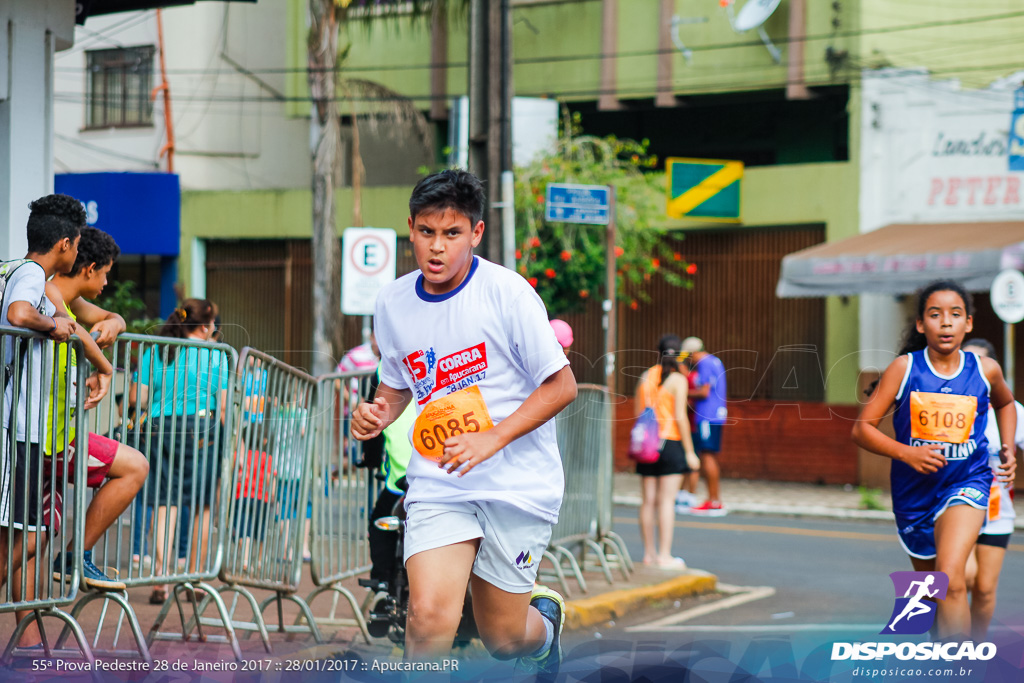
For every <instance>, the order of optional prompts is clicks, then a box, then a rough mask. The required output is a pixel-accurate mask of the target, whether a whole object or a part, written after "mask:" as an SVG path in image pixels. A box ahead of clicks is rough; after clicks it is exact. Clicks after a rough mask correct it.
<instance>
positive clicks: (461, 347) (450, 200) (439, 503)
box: [352, 170, 576, 674]
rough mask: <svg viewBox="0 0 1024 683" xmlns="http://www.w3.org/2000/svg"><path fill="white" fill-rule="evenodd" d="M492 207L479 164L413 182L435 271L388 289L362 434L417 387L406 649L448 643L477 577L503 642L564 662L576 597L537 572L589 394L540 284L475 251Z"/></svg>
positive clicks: (506, 655) (416, 245) (416, 226)
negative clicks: (564, 421) (561, 432)
mask: <svg viewBox="0 0 1024 683" xmlns="http://www.w3.org/2000/svg"><path fill="white" fill-rule="evenodd" d="M483 208H484V192H483V186H482V185H481V183H480V181H479V180H478V179H477V178H476V177H475V176H473V175H472V174H470V173H467V172H465V171H459V170H450V171H442V172H441V173H436V174H434V175H431V176H428V177H427V178H424V179H423V180H421V181H420V182H419V184H417V185H416V187H415V189H414V190H413V192H412V197H411V198H410V200H409V214H410V216H409V233H410V236H409V239H410V241H411V242H412V244H413V251H414V253H415V256H416V262H417V264H418V265H419V268H420V272H419V273H415V272H414V273H410V274H409V275H406V276H404V277H402V278H400V279H398V280H397V281H395V282H393V283H391V284H389V285H387V286H386V287H385V288H384V289H383V290H382V291H381V292H380V295H379V296H378V298H377V306H376V314H375V316H374V329H375V333H376V338H377V343H378V346H379V348H380V352H381V365H380V376H381V384H380V386H379V387H378V389H377V393H376V398H375V399H374V401H373V402H372V403H363V404H362V405H360V406H359V408H357V409H356V411H355V413H354V415H353V421H352V434H353V436H354V437H355V438H357V439H359V440H366V439H369V438H372V437H374V436H376V435H377V434H379V433H380V432H381V431H382V430H383V429H385V428H386V427H388V425H390V424H391V423H392V422H393V421H394V420H395V419H396V418H398V416H399V415H400V414H401V413H402V411H403V410H404V409H405V407H406V406H407V405H408V404H409V402H410V401H413V400H414V399H415V402H414V405H415V409H416V412H417V417H416V421H415V424H414V426H413V429H412V441H413V447H414V449H415V452H414V453H413V455H412V459H411V460H410V462H409V468H408V471H407V475H406V476H407V479H408V482H409V491H408V493H407V495H406V510H407V513H408V517H407V522H406V543H405V561H406V571H407V574H408V577H409V590H410V600H409V616H408V622H407V630H406V639H405V643H406V649H405V653H406V657H407V658H409V659H422V658H429V657H444V656H447V655H448V653H449V652H450V651H451V646H452V641H453V639H454V637H455V633H456V629H457V628H458V624H459V621H460V618H461V616H462V606H463V604H462V597H463V596H464V595H465V593H466V586H467V584H469V583H470V582H471V584H472V592H473V615H474V618H475V621H476V626H477V628H478V630H479V633H480V636H481V639H482V640H483V642H484V645H485V646H486V647H487V649H488V650H489V651H490V652H491V654H492V655H493V656H494V657H496V658H498V659H513V658H517V657H518V658H520V661H525V662H527V663H529V664H531V665H534V666H536V668H537V669H539V670H540V671H542V672H544V673H546V674H554V673H556V672H557V670H558V664H559V661H560V659H561V648H560V646H559V637H560V634H561V628H562V624H563V623H564V619H565V615H564V602H563V601H562V598H561V597H560V596H559V595H558V594H557V593H555V592H554V591H551V590H549V589H547V588H545V587H543V586H537V585H535V583H534V581H535V579H536V576H537V569H538V564H539V562H540V558H541V556H542V553H543V552H544V550H545V548H546V547H547V544H548V541H549V540H550V538H551V528H552V525H553V524H554V523H555V522H556V521H557V519H558V509H559V506H560V505H561V501H562V493H563V491H564V481H563V478H562V464H561V460H560V458H559V454H558V448H557V446H556V445H555V429H554V423H553V422H551V421H550V420H551V419H552V418H553V417H554V416H555V415H557V414H558V412H559V411H561V410H562V409H563V408H565V407H566V406H567V405H569V403H571V402H572V401H573V399H575V397H576V381H575V379H574V378H573V375H572V371H571V370H570V369H569V367H568V360H567V359H566V357H565V354H564V353H563V352H562V347H561V346H559V344H558V342H557V340H556V339H555V334H554V332H553V331H552V330H551V326H550V325H549V324H548V318H547V314H546V312H545V309H544V304H543V302H542V301H541V299H540V297H539V296H537V293H536V292H535V291H533V290H532V289H531V288H530V286H529V285H528V284H527V283H526V281H525V280H524V279H523V278H521V277H520V276H519V275H517V274H516V273H514V272H513V271H510V270H506V269H505V268H502V267H501V266H498V265H495V264H493V263H490V262H488V261H484V260H482V259H479V258H477V257H475V256H474V255H473V247H475V246H477V245H478V244H479V243H480V240H481V238H482V236H483V231H484V223H483V221H482V220H481V217H482V215H483Z"/></svg>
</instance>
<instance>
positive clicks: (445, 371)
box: [437, 342, 487, 389]
mask: <svg viewBox="0 0 1024 683" xmlns="http://www.w3.org/2000/svg"><path fill="white" fill-rule="evenodd" d="M486 369H487V345H486V344H485V343H484V342H480V343H479V344H477V345H476V346H471V347H469V348H468V349H463V350H462V351H456V352H455V353H453V354H451V355H449V356H445V357H444V358H442V359H441V360H440V361H439V362H438V363H437V388H438V389H444V388H445V387H447V386H450V385H452V384H456V383H458V382H460V381H461V380H463V379H466V378H467V377H469V376H470V375H475V374H477V373H479V372H483V371H484V370H486ZM471 383H472V382H467V384H471Z"/></svg>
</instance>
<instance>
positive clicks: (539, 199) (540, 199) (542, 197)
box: [537, 194, 544, 204]
mask: <svg viewBox="0 0 1024 683" xmlns="http://www.w3.org/2000/svg"><path fill="white" fill-rule="evenodd" d="M537 203H538V204H543V203H544V195H542V194H539V195H537Z"/></svg>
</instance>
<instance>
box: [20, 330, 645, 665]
mask: <svg viewBox="0 0 1024 683" xmlns="http://www.w3.org/2000/svg"><path fill="white" fill-rule="evenodd" d="M26 345H38V346H39V348H41V349H49V352H47V353H41V354H40V353H36V354H33V353H28V354H24V353H21V349H22V348H24V347H25V346H26ZM70 347H74V348H75V349H76V352H77V363H73V369H72V372H70V373H68V374H69V375H70V376H69V377H68V379H67V384H68V387H70V386H71V385H72V384H73V383H74V384H77V386H78V387H85V378H86V377H87V376H88V374H89V373H90V369H89V366H88V364H87V362H86V361H85V359H84V354H83V352H82V346H81V342H80V341H78V340H73V341H71V342H69V343H68V344H65V345H56V344H53V343H52V342H49V341H45V340H42V338H40V337H38V335H34V334H33V333H30V332H26V331H24V330H18V329H15V328H0V352H3V353H4V354H5V356H4V357H5V358H7V359H13V360H11V362H10V363H8V368H6V369H5V386H6V385H7V384H10V385H11V390H9V391H8V392H7V394H6V395H5V396H3V397H2V399H0V400H2V402H3V403H2V405H3V407H4V410H5V411H8V412H4V413H3V418H4V421H5V424H6V423H7V415H9V414H10V413H9V411H10V410H12V409H14V410H16V409H17V408H18V406H19V401H21V402H23V403H25V404H26V405H35V404H39V403H43V402H44V401H42V400H41V399H40V396H42V395H44V394H45V395H46V396H49V393H48V391H49V386H48V385H47V392H41V390H40V389H39V386H40V385H39V384H38V383H36V384H28V385H26V384H25V381H24V379H23V376H24V377H34V376H36V373H37V371H38V374H39V376H40V377H43V378H44V380H45V378H47V377H49V378H51V379H50V381H51V383H52V379H53V378H55V377H56V376H57V375H58V374H60V373H58V372H57V369H56V367H55V364H54V359H55V358H56V356H54V351H53V350H54V349H57V350H58V354H59V349H61V348H70ZM107 354H108V357H109V358H111V360H112V362H113V364H114V367H115V368H117V369H118V370H117V372H115V376H114V380H113V381H112V383H111V387H110V391H109V393H108V394H107V396H106V397H105V398H104V399H103V401H102V402H101V403H100V405H99V406H97V407H96V409H94V410H91V411H89V412H88V413H86V412H85V411H84V410H83V407H84V399H85V395H86V393H87V392H86V391H85V390H84V389H83V390H82V391H78V392H77V393H75V398H74V400H73V401H72V402H71V405H70V406H69V407H67V408H66V409H65V411H64V412H65V415H63V419H64V421H65V422H67V421H69V420H70V421H73V422H74V424H75V425H76V433H77V434H78V436H79V439H78V446H79V447H80V448H81V449H82V450H83V452H84V451H85V449H87V443H88V442H87V439H88V432H90V431H91V432H93V433H95V434H100V435H103V436H107V437H109V438H113V439H115V440H116V441H119V442H120V443H122V444H124V445H125V446H127V447H130V448H134V449H136V450H138V451H140V452H141V453H142V454H143V455H145V457H146V459H147V460H148V462H149V472H148V476H147V482H146V484H145V485H144V486H143V488H142V490H141V491H140V492H139V494H138V496H137V497H136V498H135V500H134V501H133V502H132V504H131V506H130V507H129V508H128V510H126V511H125V512H124V513H123V514H122V515H121V516H120V517H119V518H118V520H117V521H116V522H115V523H114V524H113V525H112V526H111V527H110V528H109V529H108V530H107V531H106V532H105V533H104V534H103V535H102V537H101V538H100V540H99V541H98V542H97V543H96V544H94V546H93V548H92V549H91V552H92V558H93V561H94V562H95V564H96V565H98V566H100V567H102V568H106V570H107V571H108V573H110V574H113V573H115V572H116V575H117V578H118V579H119V580H121V581H123V582H124V583H125V584H126V585H127V586H128V587H129V588H137V587H151V588H154V589H160V588H162V587H163V586H165V585H166V586H167V587H168V590H167V594H166V600H165V601H164V604H163V606H162V608H161V610H160V612H159V614H158V616H157V617H156V619H155V621H154V623H153V624H152V625H151V626H150V627H149V629H148V631H147V632H146V635H145V636H143V629H142V628H141V625H140V624H139V622H138V618H137V616H136V614H135V612H134V611H133V609H132V607H131V605H130V603H129V602H128V598H127V593H126V592H125V591H119V592H118V591H89V590H85V591H83V592H82V593H81V594H80V593H79V580H80V577H81V571H82V562H83V550H87V549H85V548H83V547H82V541H81V538H82V534H83V529H84V518H85V510H86V509H87V506H88V503H89V502H90V500H91V496H92V494H91V492H87V490H86V487H84V486H71V485H69V484H68V482H69V481H70V478H69V476H68V475H69V472H68V471H67V469H68V465H67V464H65V463H64V462H63V461H57V460H54V459H46V458H44V459H42V460H40V462H42V463H43V467H42V468H37V469H36V470H33V471H30V472H27V473H24V474H23V475H22V479H23V481H20V482H19V481H12V483H13V485H14V486H21V487H22V488H23V489H24V490H28V489H29V488H30V486H29V484H33V483H34V484H36V485H39V484H40V483H41V482H43V481H44V480H46V481H53V482H56V483H57V487H56V490H57V492H58V493H59V494H60V495H62V496H63V500H64V507H65V510H64V522H65V523H64V524H62V525H61V529H60V530H59V532H58V534H57V536H55V537H54V538H53V539H51V541H50V543H48V544H44V543H42V542H41V541H40V540H39V539H40V538H41V536H42V535H41V534H36V548H37V551H38V554H39V557H40V561H39V562H37V564H36V567H35V573H34V577H35V578H36V582H35V584H36V585H35V587H34V591H35V592H34V593H33V592H32V590H29V589H30V583H29V582H28V581H29V580H28V579H27V578H25V577H22V579H21V583H20V584H18V586H17V588H18V589H20V590H17V591H16V590H15V588H14V587H13V585H12V582H11V581H8V582H7V585H6V586H4V587H3V588H2V590H0V612H11V611H15V610H30V614H29V616H28V617H26V618H25V619H23V620H22V621H21V623H20V624H19V626H18V628H17V629H16V631H15V633H14V634H13V635H12V637H11V639H10V640H9V642H8V643H7V647H6V649H5V651H4V658H5V659H8V658H10V657H11V656H18V655H19V653H20V651H19V650H17V649H16V647H15V646H16V644H17V641H18V638H19V637H20V635H21V634H22V632H23V631H24V629H25V628H26V627H27V625H28V624H29V623H30V622H31V621H32V620H35V621H37V622H39V623H40V624H41V623H42V617H45V616H54V617H58V618H59V619H61V621H62V622H63V625H64V628H63V631H61V633H60V636H59V638H57V640H56V642H55V645H54V646H53V648H51V645H50V641H49V639H48V638H47V637H46V635H45V633H44V638H43V640H44V651H45V653H46V654H47V656H52V655H54V654H57V655H59V656H62V657H66V656H81V657H84V658H86V659H89V660H90V661H94V657H95V655H96V654H101V655H108V656H119V657H125V656H136V657H141V658H143V659H145V660H147V661H149V662H151V661H152V660H151V658H150V655H149V648H150V646H151V645H152V644H153V642H154V641H156V640H169V639H174V640H184V641H191V640H215V641H219V642H226V643H229V644H230V646H231V649H232V652H233V654H234V656H235V657H236V658H237V659H239V660H241V659H242V653H241V648H240V647H239V642H238V635H237V633H238V632H240V631H249V632H257V633H258V634H259V635H260V638H261V640H262V642H263V645H264V648H265V649H266V651H267V652H268V653H269V652H271V651H272V648H271V642H270V639H269V634H270V632H271V631H277V632H286V633H298V632H302V633H308V634H310V635H311V636H312V637H313V639H314V640H316V641H317V642H321V640H322V637H321V633H320V629H319V626H318V623H319V624H325V623H329V624H339V625H340V624H344V625H353V626H356V627H358V628H359V630H360V632H361V633H362V635H363V637H364V638H365V639H366V640H367V642H369V640H370V637H369V633H368V631H367V627H366V622H365V619H364V617H363V612H364V611H365V609H366V604H363V605H359V604H358V600H357V599H356V597H355V596H354V595H353V594H352V592H351V591H350V590H348V588H346V587H345V585H343V583H342V582H344V581H346V580H347V579H351V578H354V577H357V576H361V575H363V574H366V573H368V571H369V569H370V553H369V545H368V538H367V525H368V520H369V516H370V512H371V510H372V509H373V506H374V503H375V500H376V496H377V492H378V491H379V487H380V482H379V481H378V480H377V479H376V478H375V476H374V475H375V474H376V471H375V470H374V469H372V468H367V467H365V466H364V463H363V462H362V448H361V444H360V443H359V442H357V441H355V440H354V439H351V438H350V437H349V434H348V428H349V416H350V415H351V412H352V411H353V410H354V409H355V407H356V406H357V405H358V404H359V402H360V401H362V400H365V399H367V398H370V397H369V396H368V392H369V387H370V378H371V376H370V375H368V374H358V373H339V374H331V375H326V376H322V377H320V378H313V377H311V376H309V375H307V374H305V373H303V372H301V371H300V370H297V369H295V368H293V367H291V366H289V365H286V364H285V363H283V362H281V361H279V360H277V359H275V358H273V357H271V356H269V355H267V354H265V353H263V352H260V351H256V350H254V349H250V348H246V349H243V351H242V354H241V357H239V356H238V354H237V353H236V352H235V351H234V350H233V349H232V348H231V347H229V346H226V345H223V344H214V343H208V342H200V341H195V340H188V339H172V338H167V337H153V336H145V335H130V334H125V335H121V336H120V337H119V338H118V339H117V341H116V343H115V344H114V345H113V346H112V347H111V348H110V349H108V351H107ZM8 377H9V380H8ZM44 384H45V381H44ZM23 385H25V389H26V391H27V395H24V396H23V394H26V392H22V391H21V388H22V386H23ZM12 391H13V396H12ZM72 393H73V392H72ZM15 414H17V413H15ZM57 417H60V416H56V415H51V416H50V422H53V423H56V418H57ZM38 420H39V425H40V426H43V427H45V425H44V424H43V423H44V422H45V416H43V417H39V418H38ZM557 434H558V440H559V447H560V450H561V453H562V458H563V467H564V469H565V472H566V475H567V476H566V491H565V499H564V502H563V506H562V511H561V516H560V520H559V523H558V525H557V526H556V527H555V529H554V531H553V535H552V539H553V540H552V543H551V546H550V549H549V551H548V552H547V553H545V557H546V558H547V559H548V560H549V561H550V562H551V564H552V566H553V567H554V570H553V571H554V572H555V574H556V578H557V580H558V581H559V583H560V584H561V587H562V590H563V591H565V592H566V594H570V591H569V587H568V585H567V581H566V578H565V571H564V567H563V565H564V564H567V565H568V568H569V570H570V571H571V573H572V574H573V575H574V576H575V578H576V580H577V582H578V583H579V586H580V588H581V589H582V590H584V591H586V589H587V587H586V584H585V581H584V579H583V573H582V572H583V570H584V569H587V568H588V564H587V562H588V558H589V559H590V560H593V561H596V562H597V563H598V565H599V567H600V569H601V570H602V571H603V572H604V575H605V577H606V578H607V580H608V581H609V582H611V581H612V580H613V577H612V573H611V570H612V569H613V568H615V567H616V566H617V567H618V568H619V569H621V571H622V573H623V574H624V575H626V576H628V573H629V571H630V570H631V563H630V560H629V556H628V553H627V551H626V549H625V546H624V544H623V543H622V541H621V539H620V538H619V537H618V536H616V535H615V534H614V532H612V530H611V463H612V458H611V409H610V404H609V397H608V394H607V391H606V389H605V388H604V387H598V386H593V385H581V386H580V388H579V397H578V398H577V399H576V401H575V402H574V403H573V404H572V405H571V406H570V407H569V408H567V409H566V410H565V411H564V412H563V413H562V414H561V415H559V417H558V421H557ZM65 439H66V437H65ZM3 441H4V449H5V452H4V453H0V464H2V465H3V466H4V467H7V468H8V469H10V458H9V457H8V455H7V453H13V452H14V447H15V445H16V444H15V435H13V434H10V433H8V432H5V433H4V435H3ZM52 446H53V447H54V448H56V449H57V452H60V451H61V450H62V447H61V446H60V445H58V444H56V443H54V444H52ZM63 446H66V444H63ZM74 467H75V468H76V469H75V480H77V481H84V477H85V474H84V472H85V470H84V468H85V459H84V458H79V459H76V460H75V462H74ZM47 468H49V471H47ZM61 468H63V469H61ZM58 470H59V471H58ZM0 475H3V476H2V477H0V483H3V482H6V481H8V480H10V479H11V477H9V476H8V472H7V471H3V472H0ZM33 477H34V482H33V481H29V479H30V478H33ZM31 488H35V489H39V490H42V489H41V488H40V486H33V487H31ZM54 498H55V497H54ZM21 504H22V507H23V508H26V509H25V510H23V512H27V507H26V506H27V505H28V503H27V502H25V501H22V502H21ZM36 505H37V507H38V508H39V509H38V510H37V511H36V512H37V513H38V514H39V515H42V514H43V512H44V510H43V508H44V507H45V506H46V505H49V506H50V508H51V509H50V513H51V514H52V513H53V511H54V510H55V509H56V506H55V503H53V499H52V498H50V499H47V500H46V501H43V500H40V501H39V502H37V503H36ZM5 531H6V529H4V528H3V527H2V526H0V534H3V533H4V532H5ZM69 542H70V543H71V544H72V553H71V554H70V555H67V556H66V557H67V558H68V559H67V560H65V561H64V564H63V565H62V567H61V571H58V572H52V571H50V570H51V569H52V568H53V561H54V559H55V558H56V557H57V552H58V550H59V549H60V548H64V547H66V546H67V544H68V543H69ZM307 543H308V546H307ZM306 547H308V549H309V552H310V553H311V564H310V578H311V579H312V582H313V585H314V586H315V588H314V590H313V591H312V592H311V593H309V595H308V596H307V597H306V599H302V598H301V597H299V595H298V591H299V590H300V588H301V580H302V576H303V567H304V562H303V560H304V558H303V555H304V549H305V548H306ZM591 556H592V557H591ZM26 559H27V551H26V550H23V551H22V552H21V556H20V557H16V556H15V552H14V549H13V547H12V546H10V545H8V547H7V548H6V549H5V550H4V552H3V554H2V555H0V565H3V567H5V568H7V569H8V570H10V569H11V568H14V567H16V566H18V565H20V564H23V563H24V562H25V560H26ZM65 579H68V580H65ZM215 580H219V584H217V585H215V584H214V581H215ZM254 589H258V590H265V591H269V592H270V593H271V596H270V597H268V598H266V599H264V600H263V601H262V602H258V601H257V599H256V597H255V596H254V595H253V593H252V590H254ZM325 594H330V595H331V596H332V598H333V602H332V604H331V608H330V614H329V615H328V616H327V617H324V618H320V619H317V618H315V617H314V614H313V612H312V610H311V609H310V605H311V604H312V603H313V601H314V600H316V599H317V598H319V597H320V596H322V595H325ZM18 595H22V596H26V595H27V596H28V599H26V598H21V599H18V600H16V599H15V597H16V596H18ZM80 596H81V597H80ZM371 597H372V595H370V594H368V595H367V599H369V598H371ZM342 598H343V599H344V602H345V603H347V605H348V608H349V610H350V611H351V614H352V618H351V619H337V618H336V611H337V608H338V605H339V602H340V601H341V599H342ZM96 601H100V602H101V604H102V608H101V613H100V617H99V624H98V626H97V628H96V634H95V637H94V639H93V640H92V642H91V643H90V642H89V639H88V638H87V636H86V635H85V633H84V632H83V630H82V627H81V626H80V621H81V620H80V618H79V617H80V615H81V613H82V610H83V609H84V608H85V607H86V606H87V605H89V604H91V603H94V602H96ZM285 601H290V602H292V603H293V604H295V605H297V606H298V611H299V618H298V619H297V620H296V621H295V622H294V623H292V624H289V625H285V623H284V610H283V603H284V602H285ZM229 602H230V604H229ZM272 603H274V604H276V606H277V610H276V611H277V623H276V624H268V623H267V621H266V618H265V616H264V612H265V611H266V608H267V607H268V606H269V605H270V604H272ZM240 604H241V605H247V607H248V609H243V610H242V611H243V612H248V611H251V612H252V617H251V619H249V618H244V619H243V618H242V617H241V616H239V615H238V614H237V612H238V611H239V609H238V608H239V606H240ZM69 605H73V608H72V609H71V610H70V611H65V610H66V608H67V607H68V606H69ZM111 606H113V607H114V608H115V610H116V612H117V614H116V617H115V618H116V625H115V626H114V628H112V629H106V631H105V633H108V634H109V633H110V631H113V634H114V635H113V645H112V646H111V647H110V648H109V649H107V650H100V649H99V641H100V632H101V631H104V628H105V623H106V621H107V620H108V619H110V618H111V616H110V615H109V614H108V610H109V608H110V607H111ZM209 610H212V612H215V616H205V615H206V613H207V611H209ZM172 611H176V615H175V616H176V617H177V618H174V617H173V616H172ZM165 622H168V623H173V622H178V623H180V626H181V628H180V630H166V631H165V630H164V625H165ZM125 626H127V628H128V630H129V631H130V633H131V636H132V637H133V638H134V641H135V642H134V648H132V649H126V648H121V647H120V639H121V637H122V632H123V631H124V628H125ZM211 628H216V629H222V630H223V635H221V634H214V633H211V632H210V629H211ZM70 636H74V638H75V640H76V642H77V644H78V646H79V650H78V651H66V650H64V649H63V647H64V643H65V642H66V640H67V638H69V637H70ZM108 639H109V638H108ZM21 654H26V653H21Z"/></svg>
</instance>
